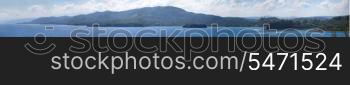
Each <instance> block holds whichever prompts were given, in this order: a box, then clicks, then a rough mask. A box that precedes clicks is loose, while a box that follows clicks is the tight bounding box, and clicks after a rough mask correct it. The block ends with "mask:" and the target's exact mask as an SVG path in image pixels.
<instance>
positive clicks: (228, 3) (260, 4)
mask: <svg viewBox="0 0 350 85" xmlns="http://www.w3.org/2000/svg"><path fill="white" fill-rule="evenodd" d="M154 6H176V7H180V8H183V9H185V10H187V11H191V12H196V13H205V14H213V15H219V16H227V17H249V16H280V17H288V16H337V15H346V14H349V0H87V1H85V2H81V3H73V2H67V3H64V4H53V5H52V6H46V5H40V4H38V5H32V6H30V7H28V8H27V9H25V10H22V9H6V10H5V9H0V11H3V12H0V18H1V19H3V20H4V19H5V20H8V19H18V18H35V17H46V16H73V15H78V14H87V13H92V12H96V11H106V10H109V11H124V10H129V9H135V8H142V7H154Z"/></svg>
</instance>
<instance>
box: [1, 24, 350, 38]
mask: <svg viewBox="0 0 350 85" xmlns="http://www.w3.org/2000/svg"><path fill="white" fill-rule="evenodd" d="M348 33H349V32H333V31H332V32H330V31H315V30H310V28H305V29H292V28H291V29H286V30H273V29H272V30H267V29H264V28H263V27H208V28H183V27H182V26H151V27H88V26H76V25H49V24H0V37H346V35H347V34H348Z"/></svg>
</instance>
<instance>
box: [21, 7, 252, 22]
mask: <svg viewBox="0 0 350 85" xmlns="http://www.w3.org/2000/svg"><path fill="white" fill-rule="evenodd" d="M27 23H29V24H65V25H92V24H94V23H98V24H100V25H101V26H183V25H186V24H205V25H210V24H212V23H218V24H219V25H220V26H248V25H252V24H253V23H254V20H250V19H245V18H238V17H220V16H215V15H207V14H200V13H192V12H188V11H186V10H184V9H181V8H177V7H172V6H159V7H145V8H139V9H132V10H127V11H120V12H112V11H105V12H96V13H91V14H86V15H77V16H62V17H43V18H38V19H35V20H32V21H31V22H27Z"/></svg>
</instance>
